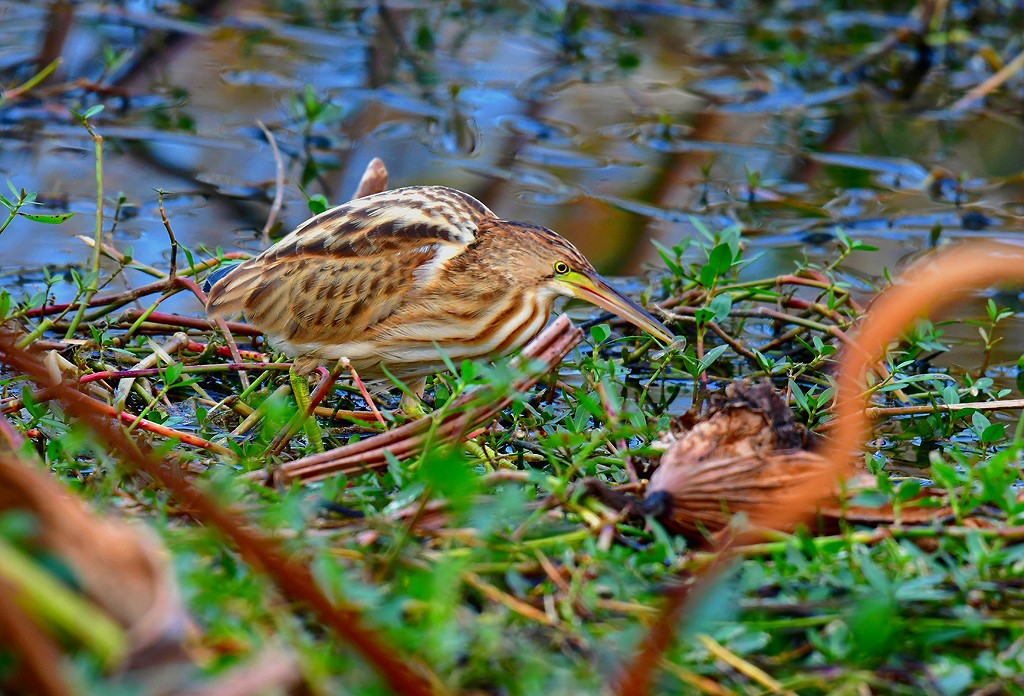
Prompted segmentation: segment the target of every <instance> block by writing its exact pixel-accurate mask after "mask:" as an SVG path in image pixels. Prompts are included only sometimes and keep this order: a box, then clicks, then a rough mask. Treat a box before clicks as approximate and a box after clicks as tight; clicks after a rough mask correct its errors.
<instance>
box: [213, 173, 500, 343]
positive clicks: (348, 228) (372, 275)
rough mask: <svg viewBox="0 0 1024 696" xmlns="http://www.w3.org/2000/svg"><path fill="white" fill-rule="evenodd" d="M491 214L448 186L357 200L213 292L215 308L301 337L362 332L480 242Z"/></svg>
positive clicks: (338, 337)
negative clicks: (450, 261)
mask: <svg viewBox="0 0 1024 696" xmlns="http://www.w3.org/2000/svg"><path fill="white" fill-rule="evenodd" d="M493 219H494V214H493V213H491V211H490V210H488V209H487V208H486V207H485V206H484V205H483V204H482V203H480V202H479V201H477V200H476V199H474V198H473V197H471V196H469V195H467V194H464V193H461V192H459V191H455V190H453V189H448V188H443V187H415V188H407V189H396V190H394V191H387V192H385V193H382V194H377V195H374V196H367V197H366V198H360V199H356V200H354V201H352V202H350V203H347V204H345V205H343V206H340V207H338V208H334V209H332V210H329V211H326V212H324V213H322V214H320V215H318V216H317V217H315V218H313V219H311V220H309V221H307V222H306V223H304V224H303V225H302V226H300V227H299V228H298V229H296V230H295V231H294V232H292V233H291V234H289V235H288V236H286V237H284V238H283V239H282V240H281V241H279V242H278V243H277V244H275V245H274V246H272V247H270V248H269V249H267V250H266V251H264V252H263V253H262V254H260V255H259V256H257V257H255V258H253V259H250V260H249V261H246V262H244V263H242V264H240V265H239V266H238V268H237V269H235V270H233V271H232V272H231V273H230V274H228V275H227V276H226V277H224V278H222V279H220V280H219V281H218V282H217V283H216V284H215V285H214V286H213V288H212V289H211V290H210V295H209V301H208V303H207V311H208V312H209V313H210V314H213V315H216V316H225V315H230V314H234V313H236V312H244V313H245V315H246V317H247V319H248V321H249V322H250V323H252V324H253V325H255V326H256V327H258V328H260V329H261V330H263V331H264V332H265V333H267V334H269V335H271V336H280V337H283V338H286V339H288V340H289V341H292V342H295V343H316V342H324V341H337V342H340V341H343V340H348V339H350V338H352V337H358V336H359V335H360V334H361V333H363V332H366V331H369V330H371V329H372V328H373V327H374V326H375V325H376V324H378V323H379V322H381V321H384V320H385V319H386V318H387V317H389V316H391V315H392V314H393V313H394V312H395V310H396V309H397V308H398V307H399V306H400V305H401V304H402V302H403V301H404V300H405V298H406V297H407V296H408V295H409V293H411V292H414V291H416V290H417V289H420V288H424V287H427V286H429V285H430V283H431V281H432V280H433V279H434V277H435V276H436V274H437V273H438V272H439V271H440V270H441V269H442V268H443V266H444V264H445V263H446V262H447V261H448V260H450V259H452V258H454V257H455V256H457V255H458V254H459V253H461V252H462V251H463V250H464V249H465V248H466V247H467V246H469V245H470V244H472V243H473V242H474V241H476V236H477V232H478V231H479V230H480V229H481V226H483V225H485V224H486V223H487V221H489V220H493Z"/></svg>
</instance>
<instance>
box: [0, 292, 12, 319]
mask: <svg viewBox="0 0 1024 696" xmlns="http://www.w3.org/2000/svg"><path fill="white" fill-rule="evenodd" d="M10 311H11V294H10V293H9V292H7V291H6V290H0V321H3V320H4V319H6V318H7V315H8V314H10Z"/></svg>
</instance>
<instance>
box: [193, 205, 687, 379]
mask: <svg viewBox="0 0 1024 696" xmlns="http://www.w3.org/2000/svg"><path fill="white" fill-rule="evenodd" d="M212 280H214V282H213V284H212V286H211V287H210V290H209V295H208V301H207V304H206V310H207V312H208V313H209V314H210V315H211V316H214V317H227V316H232V315H235V314H237V313H242V314H244V315H245V318H246V320H247V321H248V322H249V323H250V324H252V325H253V326H255V327H256V328H258V329H260V330H262V331H263V333H264V334H265V335H266V337H267V339H268V341H269V342H270V344H271V345H272V346H273V347H274V348H276V349H277V350H279V351H281V352H282V353H284V354H286V355H288V356H290V357H291V358H292V359H293V365H294V369H295V371H296V372H298V373H300V374H303V373H308V372H309V371H311V370H312V369H314V368H316V367H317V366H319V365H321V364H325V363H333V362H334V361H337V360H339V359H341V358H347V359H348V361H349V363H350V365H351V366H352V367H353V368H354V369H355V370H356V371H357V372H358V373H359V374H360V376H361V377H362V378H363V379H366V380H379V379H383V378H385V377H387V376H389V375H393V376H394V377H396V378H399V379H402V380H410V381H411V382H413V383H414V384H415V387H414V388H415V389H416V390H418V391H417V393H419V394H422V391H423V388H424V386H425V379H426V377H427V376H429V375H431V374H435V373H438V372H443V371H444V370H446V369H447V365H449V364H456V365H457V364H459V363H460V362H461V361H462V360H464V359H478V358H486V359H496V358H499V357H501V356H504V355H507V354H509V353H511V352H513V351H515V350H516V349H517V348H520V347H521V346H523V345H525V344H526V343H527V342H529V341H530V339H532V338H533V337H534V336H535V335H536V334H537V333H539V332H540V331H541V329H543V328H544V326H545V325H546V324H547V322H548V319H549V317H550V314H551V312H552V309H553V306H554V303H555V300H556V299H557V298H559V297H562V296H568V297H577V298H581V299H583V300H586V301H587V302H590V303H592V304H595V305H597V306H598V307H601V308H603V309H606V310H608V311H610V312H613V313H614V314H616V315H618V316H620V317H622V318H623V319H625V320H627V321H629V322H631V323H632V324H634V325H635V326H637V327H638V328H640V329H642V330H644V331H647V332H649V333H650V334H652V335H653V336H654V337H656V338H657V339H658V340H660V341H662V342H663V343H665V344H671V343H672V342H673V340H674V336H673V334H672V332H671V331H670V330H669V329H668V328H667V327H665V326H664V325H663V324H662V323H661V322H660V321H658V320H657V319H656V318H655V317H654V316H652V315H651V314H650V313H649V312H648V311H646V310H645V309H644V308H643V307H641V306H640V305H639V304H638V303H636V302H635V301H633V300H631V299H629V298H628V297H626V296H625V295H623V294H622V293H621V292H619V291H618V290H616V289H615V288H613V287H612V286H611V285H610V284H609V283H608V281H606V280H605V279H604V278H602V277H601V276H600V275H598V273H597V271H596V270H595V269H594V266H593V265H592V264H591V263H590V262H589V261H587V259H586V258H585V257H584V256H583V255H582V254H581V253H580V252H579V250H578V249H577V248H576V247H575V246H574V245H573V244H572V243H570V242H569V241H568V240H566V239H565V238H563V237H561V236H560V235H558V234H557V233H555V232H553V231H552V230H550V229H547V228H545V227H541V226H539V225H533V224H529V223H525V222H512V221H508V220H503V219H501V218H499V217H498V216H497V215H495V214H494V213H493V212H491V210H490V209H488V208H487V207H486V206H485V205H484V204H483V203H481V202H480V201H478V200H477V199H475V198H474V197H472V196H470V195H469V194H467V193H463V192H461V191H458V190H456V189H452V188H447V187H444V186H410V187H405V188H398V189H392V190H389V191H384V192H382V193H377V194H374V195H370V196H365V197H362V198H356V199H354V200H352V201H350V202H348V203H345V204H343V205H340V206H338V207H336V208H332V209H330V210H327V211H324V212H322V213H320V214H319V215H316V216H315V217H313V218H311V219H309V220H307V221H306V222H304V223H303V224H301V225H300V226H299V227H298V228H296V229H295V230H294V231H292V232H290V233H289V234H287V235H286V236H285V237H283V238H282V239H280V240H279V241H278V242H277V243H275V244H274V245H273V246H270V247H269V248H267V249H266V250H265V251H263V252H262V253H260V254H259V255H257V256H255V257H253V258H251V259H249V260H247V261H244V262H242V263H240V264H237V265H236V266H234V267H232V268H230V269H229V270H228V271H226V272H225V273H224V275H223V276H221V277H216V278H213V279H212ZM446 358H447V361H446ZM449 361H450V362H449Z"/></svg>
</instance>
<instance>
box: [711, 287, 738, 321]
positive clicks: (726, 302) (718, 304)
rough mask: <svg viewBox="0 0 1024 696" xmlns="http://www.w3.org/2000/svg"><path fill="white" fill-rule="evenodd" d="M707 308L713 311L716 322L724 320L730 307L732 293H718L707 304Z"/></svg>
mask: <svg viewBox="0 0 1024 696" xmlns="http://www.w3.org/2000/svg"><path fill="white" fill-rule="evenodd" d="M708 309H710V310H711V311H712V312H714V315H715V321H716V322H719V321H722V320H724V319H725V318H726V317H728V316H729V310H731V309H732V295H730V294H729V293H723V294H721V295H718V296H717V297H715V299H713V300H711V302H710V304H708Z"/></svg>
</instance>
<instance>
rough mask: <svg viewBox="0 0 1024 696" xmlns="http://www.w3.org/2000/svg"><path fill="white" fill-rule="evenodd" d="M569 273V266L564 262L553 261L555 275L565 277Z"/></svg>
mask: <svg viewBox="0 0 1024 696" xmlns="http://www.w3.org/2000/svg"><path fill="white" fill-rule="evenodd" d="M568 272H569V264H567V263H566V262H565V261H555V273H556V274H557V275H565V274H566V273H568Z"/></svg>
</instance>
